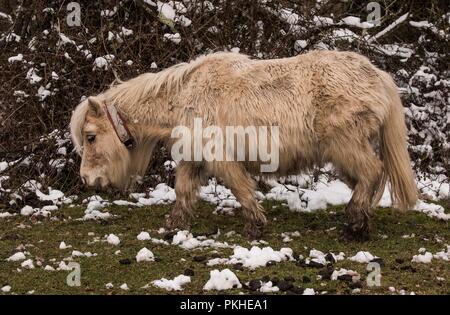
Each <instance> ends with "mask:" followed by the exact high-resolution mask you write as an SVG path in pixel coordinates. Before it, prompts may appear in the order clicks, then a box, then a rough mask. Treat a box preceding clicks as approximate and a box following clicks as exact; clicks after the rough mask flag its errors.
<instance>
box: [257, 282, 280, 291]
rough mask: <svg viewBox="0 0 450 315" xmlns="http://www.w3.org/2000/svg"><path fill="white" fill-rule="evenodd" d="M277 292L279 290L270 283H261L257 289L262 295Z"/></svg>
mask: <svg viewBox="0 0 450 315" xmlns="http://www.w3.org/2000/svg"><path fill="white" fill-rule="evenodd" d="M278 291H280V288H278V287H277V286H274V285H273V283H272V281H269V282H265V283H263V284H262V285H261V287H260V288H259V292H263V293H269V292H278Z"/></svg>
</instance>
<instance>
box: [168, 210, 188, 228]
mask: <svg viewBox="0 0 450 315" xmlns="http://www.w3.org/2000/svg"><path fill="white" fill-rule="evenodd" d="M189 222H190V220H189V219H188V218H186V217H185V216H180V215H173V214H170V216H169V217H168V218H167V219H166V228H167V229H168V230H175V229H180V230H189V227H190V224H189Z"/></svg>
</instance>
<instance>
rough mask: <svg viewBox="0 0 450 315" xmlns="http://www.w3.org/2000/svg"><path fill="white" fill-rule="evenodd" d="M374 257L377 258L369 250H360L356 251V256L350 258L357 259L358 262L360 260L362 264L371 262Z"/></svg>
mask: <svg viewBox="0 0 450 315" xmlns="http://www.w3.org/2000/svg"><path fill="white" fill-rule="evenodd" d="M374 258H376V256H373V255H372V254H371V253H369V252H364V251H359V252H357V253H356V255H355V256H352V257H349V258H348V259H350V260H351V261H356V262H359V263H361V264H362V263H369V262H370V261H372V260H373V259H374Z"/></svg>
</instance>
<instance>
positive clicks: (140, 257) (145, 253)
mask: <svg viewBox="0 0 450 315" xmlns="http://www.w3.org/2000/svg"><path fill="white" fill-rule="evenodd" d="M154 260H155V255H153V253H152V252H151V251H150V250H149V249H148V248H146V247H144V248H142V249H141V250H140V251H139V252H138V253H137V255H136V261H137V262H143V261H154Z"/></svg>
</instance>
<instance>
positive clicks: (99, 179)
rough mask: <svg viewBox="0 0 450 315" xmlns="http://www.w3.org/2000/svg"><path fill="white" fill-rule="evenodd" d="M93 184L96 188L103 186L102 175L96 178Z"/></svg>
mask: <svg viewBox="0 0 450 315" xmlns="http://www.w3.org/2000/svg"><path fill="white" fill-rule="evenodd" d="M92 186H94V187H95V188H97V189H98V188H101V186H102V179H101V178H100V177H97V178H96V179H95V180H94V184H93V185H92Z"/></svg>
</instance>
